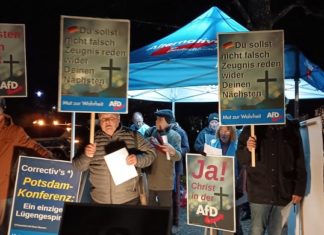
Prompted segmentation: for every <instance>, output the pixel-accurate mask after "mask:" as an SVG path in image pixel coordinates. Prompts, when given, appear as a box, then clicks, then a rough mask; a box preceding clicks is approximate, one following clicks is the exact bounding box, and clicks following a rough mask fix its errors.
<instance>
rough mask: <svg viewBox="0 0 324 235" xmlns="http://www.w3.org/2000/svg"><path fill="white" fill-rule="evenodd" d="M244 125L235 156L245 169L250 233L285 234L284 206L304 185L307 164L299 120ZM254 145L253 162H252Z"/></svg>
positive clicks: (300, 194)
mask: <svg viewBox="0 0 324 235" xmlns="http://www.w3.org/2000/svg"><path fill="white" fill-rule="evenodd" d="M250 133H251V132H250V126H246V127H244V129H243V131H242V133H241V134H240V137H239V142H238V148H237V152H236V154H237V159H238V161H239V164H240V165H241V166H246V169H247V193H248V199H249V202H250V208H251V235H261V234H262V235H263V234H264V232H265V230H266V229H267V231H268V234H269V235H280V234H281V235H286V234H287V221H286V219H287V218H284V217H285V216H283V213H282V212H283V211H284V210H283V209H284V208H285V206H287V205H292V204H297V203H299V202H300V201H301V199H302V198H303V196H304V193H305V189H306V168H305V159H304V151H303V145H302V140H301V136H300V133H299V123H298V122H297V121H295V120H291V119H288V118H287V119H286V124H285V125H268V126H267V125H264V126H261V125H260V126H256V127H255V137H252V136H250ZM252 149H255V158H256V164H255V167H252V166H251V152H252Z"/></svg>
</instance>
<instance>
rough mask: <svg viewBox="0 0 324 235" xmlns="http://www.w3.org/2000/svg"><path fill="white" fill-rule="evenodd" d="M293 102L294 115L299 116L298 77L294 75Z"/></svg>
mask: <svg viewBox="0 0 324 235" xmlns="http://www.w3.org/2000/svg"><path fill="white" fill-rule="evenodd" d="M294 80H295V103H294V107H295V109H294V110H295V112H294V117H295V118H296V119H298V118H299V78H298V77H295V79H294Z"/></svg>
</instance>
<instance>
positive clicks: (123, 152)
mask: <svg viewBox="0 0 324 235" xmlns="http://www.w3.org/2000/svg"><path fill="white" fill-rule="evenodd" d="M127 156H128V151H127V149H126V148H122V149H119V150H117V151H115V152H113V153H110V154H107V155H106V156H104V158H105V161H106V163H107V166H108V168H109V170H110V173H111V176H112V178H113V180H114V182H115V184H116V185H119V184H122V183H124V182H126V181H127V180H130V179H132V178H134V177H136V176H137V171H136V169H135V166H133V165H127V163H126V158H127Z"/></svg>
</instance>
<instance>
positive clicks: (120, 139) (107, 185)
mask: <svg viewBox="0 0 324 235" xmlns="http://www.w3.org/2000/svg"><path fill="white" fill-rule="evenodd" d="M99 122H100V130H98V131H97V132H96V134H95V139H94V143H90V144H88V145H87V146H86V147H85V149H84V152H83V153H82V154H81V155H79V156H77V157H76V158H74V159H73V165H74V166H75V167H76V168H77V169H79V170H81V171H86V170H88V169H89V170H90V175H89V179H90V183H91V186H92V187H91V193H90V194H91V199H92V200H93V201H94V202H95V203H104V204H128V205H139V202H140V201H139V192H138V190H137V177H136V178H132V179H130V180H128V181H126V182H124V183H121V184H118V185H116V184H115V183H114V181H113V178H112V176H111V172H110V171H109V168H108V167H107V164H106V162H105V159H104V156H105V155H107V154H110V153H112V152H115V151H117V150H119V149H122V148H126V149H127V151H128V154H129V155H128V156H127V158H126V163H127V164H128V165H134V166H135V167H137V168H144V167H147V166H149V165H151V164H152V162H153V161H154V159H155V158H156V153H155V150H154V148H153V147H152V146H151V144H150V143H149V142H147V141H146V140H145V139H144V138H143V136H142V135H141V134H138V133H136V131H132V130H130V129H129V128H128V127H125V126H123V125H122V124H121V122H120V115H119V114H115V113H100V114H99Z"/></svg>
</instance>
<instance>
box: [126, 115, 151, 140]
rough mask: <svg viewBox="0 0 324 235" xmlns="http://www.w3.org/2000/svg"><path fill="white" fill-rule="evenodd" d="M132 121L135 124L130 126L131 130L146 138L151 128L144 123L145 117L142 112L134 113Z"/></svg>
mask: <svg viewBox="0 0 324 235" xmlns="http://www.w3.org/2000/svg"><path fill="white" fill-rule="evenodd" d="M132 121H133V124H132V125H131V126H130V129H132V130H133V131H138V132H139V133H141V134H142V136H144V134H145V131H146V130H147V129H149V128H150V126H149V125H147V124H146V123H145V122H144V118H143V115H142V113H140V112H135V113H133V118H132Z"/></svg>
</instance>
